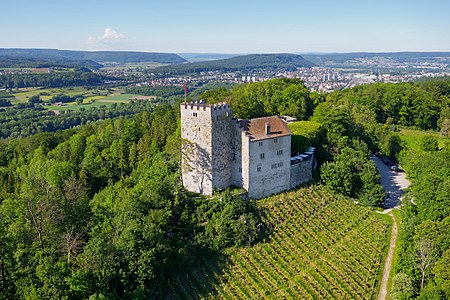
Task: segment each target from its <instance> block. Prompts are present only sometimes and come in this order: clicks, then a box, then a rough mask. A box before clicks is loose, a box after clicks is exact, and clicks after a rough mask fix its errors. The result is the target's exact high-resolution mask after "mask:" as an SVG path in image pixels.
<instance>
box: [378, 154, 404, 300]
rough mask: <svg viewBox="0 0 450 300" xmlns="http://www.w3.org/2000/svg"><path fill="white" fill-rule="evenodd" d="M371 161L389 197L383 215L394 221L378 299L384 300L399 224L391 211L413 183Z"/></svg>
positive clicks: (382, 165)
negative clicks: (375, 166)
mask: <svg viewBox="0 0 450 300" xmlns="http://www.w3.org/2000/svg"><path fill="white" fill-rule="evenodd" d="M370 159H371V160H372V161H373V162H374V163H375V164H376V165H377V168H378V171H379V172H380V176H381V185H382V186H383V188H384V190H385V191H386V194H387V197H386V199H385V200H384V202H383V207H384V208H385V210H384V212H383V213H385V214H388V215H389V216H391V217H392V221H393V225H392V233H391V241H390V243H389V251H388V255H387V257H386V260H385V262H384V270H383V278H382V279H381V286H380V291H379V293H378V298H377V299H378V300H384V299H386V295H387V284H388V280H389V275H390V274H391V269H392V260H393V259H394V250H395V244H396V242H397V235H398V226H397V222H396V221H395V218H394V215H393V214H392V212H391V210H392V209H393V208H395V207H398V206H399V205H400V202H401V199H402V195H403V193H404V189H406V188H407V187H409V185H410V184H411V183H410V182H409V180H408V179H406V174H405V173H396V172H394V171H391V170H390V169H389V167H388V166H386V165H385V164H384V163H383V162H382V161H381V159H379V158H378V157H375V156H372V157H371V158H370Z"/></svg>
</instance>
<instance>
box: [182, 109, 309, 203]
mask: <svg viewBox="0 0 450 300" xmlns="http://www.w3.org/2000/svg"><path fill="white" fill-rule="evenodd" d="M291 136H292V132H291V131H290V129H289V127H288V126H287V124H286V122H285V121H284V120H283V119H282V118H280V117H278V116H271V117H263V118H256V119H250V120H238V119H235V118H233V113H232V111H231V109H230V107H229V106H228V105H227V104H226V103H220V104H214V105H209V104H206V103H205V102H202V101H200V102H195V103H183V104H181V137H182V139H183V143H182V178H183V185H184V186H185V188H186V189H187V190H189V191H192V192H197V193H200V194H205V195H211V194H212V193H213V191H214V190H223V189H225V188H227V187H230V186H237V187H242V188H244V189H246V190H247V192H248V195H249V197H250V198H256V199H258V198H263V197H266V196H269V195H272V194H275V193H279V192H282V191H286V190H289V189H291V188H293V187H295V186H297V185H299V184H301V183H303V182H306V181H309V180H311V179H312V170H313V166H314V148H310V149H309V150H310V151H309V152H307V153H305V154H301V155H297V156H295V157H291Z"/></svg>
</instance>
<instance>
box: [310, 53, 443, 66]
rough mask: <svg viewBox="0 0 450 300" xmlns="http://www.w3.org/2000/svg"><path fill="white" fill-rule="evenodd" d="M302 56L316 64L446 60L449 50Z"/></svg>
mask: <svg viewBox="0 0 450 300" xmlns="http://www.w3.org/2000/svg"><path fill="white" fill-rule="evenodd" d="M303 57H304V58H305V59H307V60H309V61H311V62H313V63H315V64H317V65H323V64H325V63H326V62H333V63H345V62H348V61H353V60H357V59H363V58H366V59H373V58H377V57H378V58H388V59H392V60H395V61H397V62H400V63H407V62H410V63H414V62H423V61H448V62H450V52H353V53H323V54H303Z"/></svg>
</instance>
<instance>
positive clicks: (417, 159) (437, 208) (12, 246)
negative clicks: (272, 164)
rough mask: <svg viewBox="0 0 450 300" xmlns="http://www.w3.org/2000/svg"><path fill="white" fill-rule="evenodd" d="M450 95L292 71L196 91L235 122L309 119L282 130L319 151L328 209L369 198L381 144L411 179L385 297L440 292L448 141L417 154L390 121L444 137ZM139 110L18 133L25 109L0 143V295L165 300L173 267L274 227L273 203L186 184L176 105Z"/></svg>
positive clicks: (444, 282) (434, 84) (437, 89)
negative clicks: (310, 80)
mask: <svg viewBox="0 0 450 300" xmlns="http://www.w3.org/2000/svg"><path fill="white" fill-rule="evenodd" d="M449 92H450V80H448V79H447V78H444V79H440V80H436V81H429V82H418V83H405V84H374V85H366V86H360V87H356V88H353V89H350V90H344V91H338V92H334V93H330V94H327V95H321V94H316V93H311V92H309V91H308V90H307V89H306V88H305V87H304V85H303V83H302V82H301V81H299V80H294V79H273V80H268V81H266V82H262V83H252V84H247V85H240V86H234V87H230V88H220V89H217V90H214V91H206V92H205V93H203V94H201V95H200V96H199V97H200V98H202V99H205V100H207V101H208V102H210V103H212V102H222V101H227V102H229V103H230V105H231V107H232V109H233V112H234V113H235V114H236V116H238V117H241V118H250V117H255V116H264V115H271V114H288V115H292V116H295V117H297V118H298V120H302V121H304V122H306V123H304V125H305V126H308V127H309V128H310V129H309V130H304V129H302V128H299V127H300V125H298V128H295V126H294V127H292V131H293V132H294V135H295V134H297V135H299V136H300V138H299V140H298V143H299V145H300V146H299V147H301V145H302V144H303V145H304V144H310V145H314V146H316V147H317V158H318V163H319V164H320V165H321V171H320V172H318V174H316V175H315V176H316V184H318V185H321V186H322V187H320V188H318V189H321V190H322V189H326V191H327V192H325V190H323V192H320V193H322V194H324V195H328V193H332V194H333V196H329V197H330V199H331V198H333V199H335V200H333V203H336V204H333V205H337V207H339V201H336V200H337V199H342V198H345V199H353V200H357V201H358V202H360V203H361V204H362V205H364V206H367V207H372V208H374V209H376V208H377V207H379V206H380V204H381V201H382V200H383V197H384V193H383V191H382V189H381V186H380V184H379V174H378V172H377V170H376V167H375V165H374V164H373V162H372V161H371V160H370V159H369V156H370V154H371V153H373V152H375V151H380V152H381V153H382V154H383V155H386V156H389V157H391V158H392V159H394V160H396V161H398V162H400V163H401V164H402V166H403V167H404V168H405V169H406V171H407V174H408V176H409V177H410V179H411V180H412V183H413V185H412V187H411V189H410V191H409V192H408V194H407V197H408V199H411V200H412V201H408V202H407V203H408V204H406V205H405V206H404V207H403V208H402V209H401V214H402V218H401V219H402V222H401V232H400V236H401V244H400V245H399V249H398V256H397V260H396V269H395V272H396V275H395V277H394V280H393V287H392V297H393V298H394V299H411V298H416V297H419V298H420V299H429V298H433V297H434V298H433V299H445V297H450V276H449V274H448V269H447V268H446V266H448V265H449V263H450V262H449V259H450V254H449V253H450V252H449V251H450V250H449V249H450V231H449V228H450V227H449V226H448V222H449V211H448V207H450V205H449V204H450V195H449V193H448V192H449V191H450V188H449V179H450V172H449V170H450V166H449V165H448V164H449V161H450V157H449V156H450V148H449V147H450V146H449V145H448V144H447V145H444V146H439V145H438V144H436V143H435V142H434V140H433V138H429V137H427V138H426V139H424V141H423V143H422V144H421V145H422V146H421V147H420V149H412V148H408V146H407V145H406V144H405V143H404V142H403V141H402V139H401V137H400V134H399V132H398V129H399V128H401V127H405V128H406V127H409V128H416V129H422V130H433V131H434V132H441V133H442V135H445V134H447V135H448V132H449V131H448V130H447V131H446V126H449V121H448V120H449V117H450V116H449V104H450V102H449ZM180 101H181V99H180ZM124 107H125V106H124ZM135 108H136V111H134V113H131V114H121V113H119V114H118V115H117V117H115V118H111V119H107V120H100V121H94V120H95V119H94V117H93V119H92V120H88V119H86V123H87V124H85V125H82V126H76V127H73V125H70V126H67V127H63V126H61V127H58V126H57V127H55V130H54V132H40V133H35V132H36V131H33V132H30V133H26V132H27V131H29V130H31V128H33V127H35V126H36V124H37V123H36V122H35V121H33V118H30V121H29V123H27V124H23V125H22V124H16V125H12V126H20V128H21V131H25V134H23V137H21V136H17V137H14V136H11V137H10V138H9V139H6V140H0V298H4V299H23V298H25V299H39V298H46V299H87V298H89V299H149V298H154V299H159V298H165V297H164V296H165V295H164V292H165V291H166V288H167V285H166V284H167V282H169V281H170V280H173V279H174V276H179V275H183V274H184V273H183V270H185V269H186V270H187V269H189V268H192V267H193V266H196V267H198V266H201V265H202V264H203V263H204V262H205V260H206V261H209V262H211V261H215V260H217V257H218V256H221V255H223V254H224V253H226V251H228V249H231V248H237V249H240V248H242V249H247V248H248V247H250V246H252V245H255V244H256V245H257V244H259V243H262V242H263V241H265V239H266V238H269V237H270V236H271V235H272V234H275V233H274V232H271V230H273V229H272V227H271V225H270V224H268V223H267V221H265V220H266V219H267V218H268V217H267V216H271V212H270V211H269V210H265V209H269V208H264V207H261V206H258V203H256V202H255V201H251V200H250V201H243V200H241V199H240V198H239V197H237V196H236V195H235V194H234V193H233V191H228V190H226V191H223V192H221V193H217V194H215V195H214V197H213V198H210V199H208V198H204V197H202V196H199V195H196V194H191V193H188V192H186V191H185V190H184V189H183V187H182V186H181V182H180V170H179V162H180V159H181V157H180V155H181V154H180V143H181V141H180V129H179V128H180V124H179V106H178V104H175V105H169V104H162V105H158V106H153V107H145V106H141V107H135ZM87 112H88V111H86V112H84V113H87ZM94 112H95V111H93V113H94ZM102 114H109V112H108V111H106V110H105V111H104V112H102ZM38 117H40V116H38ZM71 117H73V115H72V114H67V115H61V116H60V118H61V119H58V122H65V118H68V119H70V118H71ZM78 117H80V118H81V115H79V116H78ZM111 117H112V116H111ZM86 118H88V117H86ZM12 119H13V118H11V120H10V122H13V120H12ZM55 120H56V119H55ZM83 123H84V122H83ZM11 124H14V123H11ZM78 124H81V123H77V124H76V125H78ZM72 127H73V128H72ZM65 128H70V129H65ZM59 129H65V130H59ZM2 130H3V129H2ZM302 130H303V131H302ZM52 131H53V130H52ZM11 132H13V131H12V130H11ZM10 135H11V134H10ZM313 190H314V188H313ZM328 191H330V192H328ZM302 193H304V192H303V191H300V192H299V194H302ZM305 193H310V192H305ZM311 193H314V191H311ZM283 197H284V196H283ZM322 197H323V196H322ZM327 197H328V196H327ZM317 199H320V197H319V198H317ZM271 201H272V200H271ZM299 201H300V200H299ZM302 201H303V200H302ZM317 201H319V200H317ZM342 201H344V199H342ZM345 201H346V200H345ZM317 205H321V204H320V202H317ZM346 205H347V204H346ZM348 205H350V204H348ZM351 205H353V204H351ZM352 207H356V206H352ZM313 209H314V208H313V207H311V210H313ZM355 209H356V208H355ZM362 209H363V208H361V210H362ZM364 209H366V208H364ZM327 213H331V211H330V212H328V211H327ZM366 214H368V213H367V212H366ZM361 222H362V221H361ZM361 224H365V223H361ZM317 226H320V225H319V224H317ZM272 236H275V237H277V236H279V235H272ZM361 238H362V239H367V237H361ZM374 243H375V241H374ZM377 243H379V241H378V242H377ZM277 249H281V248H277ZM376 253H378V252H376ZM421 255H422V256H421ZM421 257H422V258H423V257H426V258H430V260H429V261H427V260H424V259H422V260H421ZM424 262H427V263H426V264H424ZM370 273H371V274H372V273H373V270H370ZM330 293H331V292H330ZM365 293H366V291H364V295H365ZM330 295H331V294H330ZM439 297H440V298H439Z"/></svg>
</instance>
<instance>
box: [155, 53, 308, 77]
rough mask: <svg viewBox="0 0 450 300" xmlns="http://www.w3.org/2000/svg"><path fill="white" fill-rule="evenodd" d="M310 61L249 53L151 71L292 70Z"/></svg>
mask: <svg viewBox="0 0 450 300" xmlns="http://www.w3.org/2000/svg"><path fill="white" fill-rule="evenodd" d="M313 66H315V64H313V63H312V62H310V61H307V60H306V59H304V58H303V57H302V56H301V55H296V54H249V55H241V56H235V57H231V58H225V59H219V60H213V61H203V62H194V63H187V64H180V65H170V66H163V67H158V68H156V69H154V70H152V73H153V72H154V73H160V74H192V73H199V72H208V71H222V72H232V71H242V72H251V71H254V70H261V69H264V70H278V71H279V70H288V71H293V70H296V69H297V68H300V67H313Z"/></svg>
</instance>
